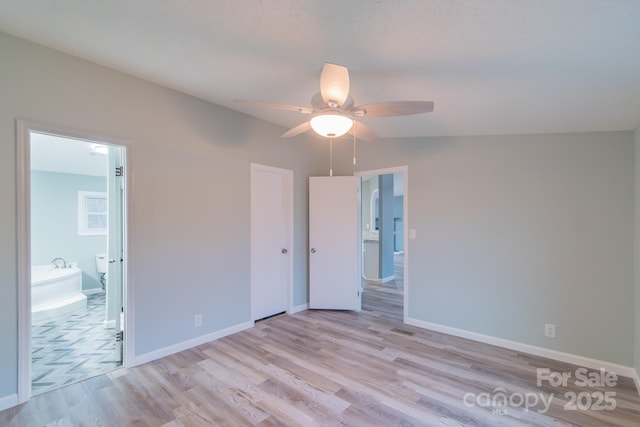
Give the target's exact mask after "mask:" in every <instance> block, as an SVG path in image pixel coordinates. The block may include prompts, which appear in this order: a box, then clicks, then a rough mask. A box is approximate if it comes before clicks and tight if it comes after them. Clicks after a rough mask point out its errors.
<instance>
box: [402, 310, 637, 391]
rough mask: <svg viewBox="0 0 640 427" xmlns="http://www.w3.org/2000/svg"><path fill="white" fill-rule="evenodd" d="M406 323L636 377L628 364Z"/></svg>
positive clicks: (412, 321) (433, 325) (434, 325)
mask: <svg viewBox="0 0 640 427" xmlns="http://www.w3.org/2000/svg"><path fill="white" fill-rule="evenodd" d="M405 323H407V324H408V325H412V326H417V327H419V328H424V329H429V330H431V331H435V332H441V333H443V334H448V335H454V336H456V337H461V338H467V339H470V340H473V341H478V342H481V343H485V344H490V345H495V346H498V347H503V348H506V349H509V350H514V351H519V352H522V353H529V354H533V355H535V356H540V357H546V358H548V359H553V360H557V361H560V362H565V363H571V364H573V365H578V366H584V367H586V368H590V369H605V370H606V371H607V372H614V373H615V374H616V375H620V376H623V377H628V378H635V377H637V373H636V370H635V369H634V368H632V367H630V366H624V365H619V364H617V363H611V362H605V361H603V360H597V359H592V358H589V357H584V356H578V355H577V354H571V353H564V352H561V351H557V350H551V349H548V348H544V347H538V346H534V345H530V344H524V343H521V342H517V341H511V340H506V339H503V338H497V337H492V336H489V335H483V334H479V333H477V332H471V331H466V330H464V329H458V328H452V327H451V326H445V325H440V324H437V323H431V322H425V321H424V320H418V319H413V318H410V317H409V318H407V319H406V322H405ZM636 384H637V382H636Z"/></svg>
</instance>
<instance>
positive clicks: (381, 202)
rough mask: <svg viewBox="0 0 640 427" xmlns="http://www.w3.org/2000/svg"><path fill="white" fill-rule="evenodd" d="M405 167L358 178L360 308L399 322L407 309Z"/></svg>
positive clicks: (364, 174) (383, 170)
mask: <svg viewBox="0 0 640 427" xmlns="http://www.w3.org/2000/svg"><path fill="white" fill-rule="evenodd" d="M407 171H408V168H407V167H406V166H403V167H398V168H388V169H379V170H372V171H363V172H358V173H356V175H358V176H360V177H361V180H362V183H361V201H362V209H361V212H362V218H361V238H362V241H361V243H362V245H361V248H362V290H363V295H362V297H363V299H362V309H363V310H364V311H369V312H374V313H376V315H377V316H380V317H384V318H387V319H390V320H395V321H400V322H403V321H404V319H406V312H407V310H406V307H407V303H406V301H407V294H408V292H407V252H408V251H407V247H406V237H407V235H408V231H407V229H406V228H407V227H406V225H407V224H408V222H407V218H406V216H407V215H406V213H407V204H408V197H407V196H408V195H407V189H408V182H407Z"/></svg>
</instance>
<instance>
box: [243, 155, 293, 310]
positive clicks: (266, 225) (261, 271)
mask: <svg viewBox="0 0 640 427" xmlns="http://www.w3.org/2000/svg"><path fill="white" fill-rule="evenodd" d="M292 175H293V172H292V171H288V170H284V169H277V168H271V167H267V166H260V165H251V307H252V309H251V311H252V320H254V321H255V320H260V319H263V318H265V317H268V316H272V315H274V314H278V313H282V312H284V311H286V310H287V294H288V289H289V270H290V260H289V258H290V254H289V252H290V249H291V248H290V244H289V217H290V214H289V204H290V199H291V197H292V194H291V193H292V190H291V185H290V182H291V178H292Z"/></svg>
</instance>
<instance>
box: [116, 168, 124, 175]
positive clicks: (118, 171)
mask: <svg viewBox="0 0 640 427" xmlns="http://www.w3.org/2000/svg"><path fill="white" fill-rule="evenodd" d="M116 176H124V166H116Z"/></svg>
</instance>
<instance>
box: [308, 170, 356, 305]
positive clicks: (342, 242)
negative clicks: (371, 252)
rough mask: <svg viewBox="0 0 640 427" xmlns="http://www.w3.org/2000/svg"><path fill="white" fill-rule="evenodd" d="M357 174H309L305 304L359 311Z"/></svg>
mask: <svg viewBox="0 0 640 427" xmlns="http://www.w3.org/2000/svg"><path fill="white" fill-rule="evenodd" d="M360 252H361V251H360V177H355V176H334V177H310V178H309V308H311V309H332V310H356V311H360V307H361V297H360V294H361V292H360Z"/></svg>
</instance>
